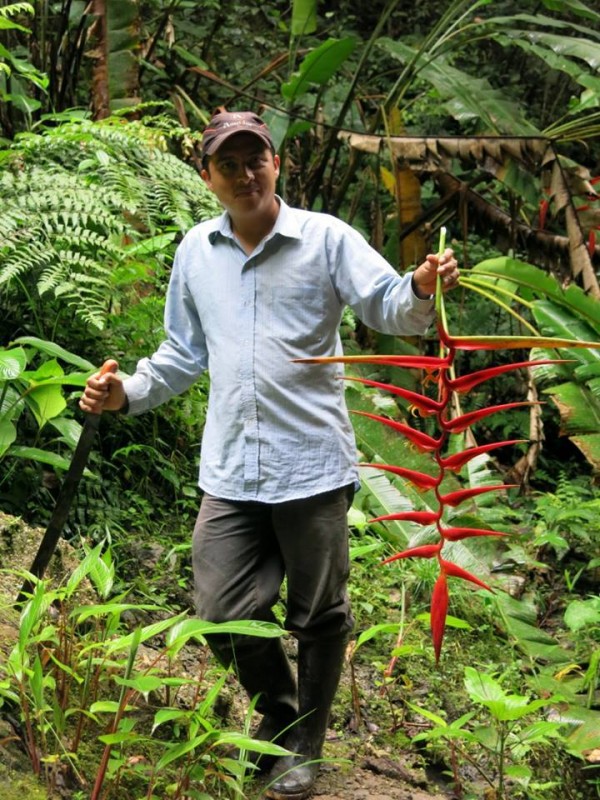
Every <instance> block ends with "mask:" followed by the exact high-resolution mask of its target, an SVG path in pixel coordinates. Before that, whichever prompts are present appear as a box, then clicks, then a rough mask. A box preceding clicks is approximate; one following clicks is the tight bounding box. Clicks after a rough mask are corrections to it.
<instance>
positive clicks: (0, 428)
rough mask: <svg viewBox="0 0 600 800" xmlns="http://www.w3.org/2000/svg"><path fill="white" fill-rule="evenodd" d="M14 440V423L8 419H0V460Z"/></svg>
mask: <svg viewBox="0 0 600 800" xmlns="http://www.w3.org/2000/svg"><path fill="white" fill-rule="evenodd" d="M16 438H17V428H16V426H15V425H14V423H13V422H12V421H11V420H9V419H5V418H2V419H0V458H1V457H2V456H3V455H4V454H5V453H6V452H7V450H8V449H9V447H10V446H11V444H12V443H13V442H14V441H15V439H16Z"/></svg>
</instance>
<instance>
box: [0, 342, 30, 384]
mask: <svg viewBox="0 0 600 800" xmlns="http://www.w3.org/2000/svg"><path fill="white" fill-rule="evenodd" d="M26 367H27V355H26V353H25V350H23V348H22V347H13V348H11V349H10V350H0V381H10V380H14V379H15V378H18V377H19V376H20V375H21V374H22V373H23V372H24V371H25V369H26Z"/></svg>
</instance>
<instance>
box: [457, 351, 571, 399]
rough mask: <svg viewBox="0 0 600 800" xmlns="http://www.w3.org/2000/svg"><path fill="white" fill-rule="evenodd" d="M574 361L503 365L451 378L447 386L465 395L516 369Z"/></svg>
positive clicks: (556, 359)
mask: <svg viewBox="0 0 600 800" xmlns="http://www.w3.org/2000/svg"><path fill="white" fill-rule="evenodd" d="M571 361H573V359H571V358H540V359H538V360H537V361H519V362H518V363H516V364H502V365H501V366H499V367H490V368H488V369H480V370H479V371H478V372H470V373H469V374H468V375H461V376H460V377H458V378H451V379H448V380H447V381H446V385H447V386H448V388H449V389H451V390H452V391H453V392H458V393H459V394H464V393H465V392H470V391H471V389H473V388H474V387H475V386H477V385H478V384H480V383H483V381H487V380H489V379H490V378H495V377H496V376H497V375H503V374H504V373H505V372H510V371H511V370H514V369H522V368H525V367H541V366H542V365H544V364H567V363H569V362H571Z"/></svg>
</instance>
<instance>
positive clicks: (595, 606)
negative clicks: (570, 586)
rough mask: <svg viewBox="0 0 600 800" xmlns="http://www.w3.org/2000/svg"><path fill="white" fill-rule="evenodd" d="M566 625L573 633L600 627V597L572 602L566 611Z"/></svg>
mask: <svg viewBox="0 0 600 800" xmlns="http://www.w3.org/2000/svg"><path fill="white" fill-rule="evenodd" d="M564 620H565V625H566V626H567V628H569V630H571V631H580V630H582V629H586V628H591V627H593V626H594V625H600V597H590V598H589V599H587V600H572V601H571V602H570V603H569V605H568V606H567V607H566V609H565V615H564Z"/></svg>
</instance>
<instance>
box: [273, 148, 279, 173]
mask: <svg viewBox="0 0 600 800" xmlns="http://www.w3.org/2000/svg"><path fill="white" fill-rule="evenodd" d="M273 164H274V165H275V177H276V178H278V177H279V167H280V164H281V160H280V158H279V156H278V155H277V153H275V154H274V155H273Z"/></svg>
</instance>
